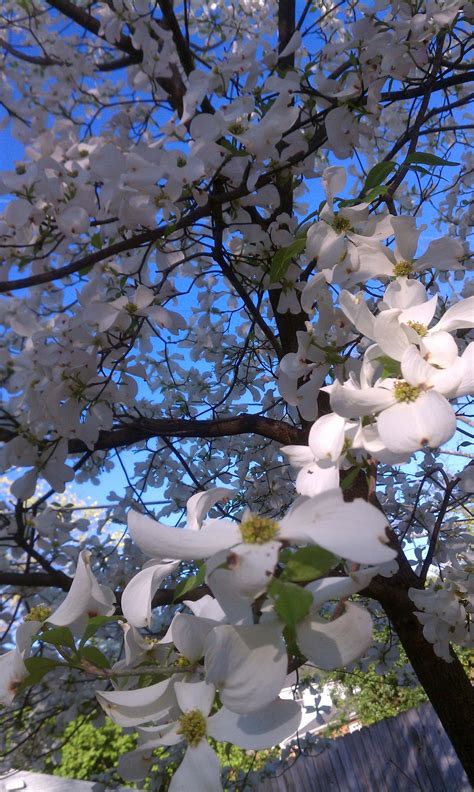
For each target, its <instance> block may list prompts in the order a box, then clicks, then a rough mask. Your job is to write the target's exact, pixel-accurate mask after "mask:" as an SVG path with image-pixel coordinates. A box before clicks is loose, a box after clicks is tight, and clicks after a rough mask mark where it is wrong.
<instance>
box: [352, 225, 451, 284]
mask: <svg viewBox="0 0 474 792" xmlns="http://www.w3.org/2000/svg"><path fill="white" fill-rule="evenodd" d="M390 221H391V224H392V227H393V232H394V234H395V248H394V250H393V251H392V250H390V249H389V248H387V247H383V246H382V245H380V244H377V242H372V240H369V244H363V245H361V246H360V247H359V249H358V254H359V261H360V269H359V271H358V272H357V273H356V275H355V278H354V279H353V281H351V282H362V281H366V280H370V278H380V277H382V278H391V277H407V276H408V275H411V274H413V273H415V272H424V271H425V270H426V269H431V268H435V269H438V270H450V269H458V268H459V267H460V266H461V263H460V259H461V257H462V255H463V252H464V251H463V247H462V245H461V244H460V243H459V242H458V241H457V240H456V239H452V238H449V237H440V238H439V239H435V240H434V241H433V242H430V243H429V245H428V247H427V248H426V250H425V252H424V253H423V255H422V256H420V257H419V258H417V259H415V254H416V249H417V247H418V239H419V236H420V234H421V232H422V231H423V230H424V229H425V228H426V226H420V228H417V227H416V218H415V217H393V216H391V218H390ZM387 236H388V235H387Z"/></svg>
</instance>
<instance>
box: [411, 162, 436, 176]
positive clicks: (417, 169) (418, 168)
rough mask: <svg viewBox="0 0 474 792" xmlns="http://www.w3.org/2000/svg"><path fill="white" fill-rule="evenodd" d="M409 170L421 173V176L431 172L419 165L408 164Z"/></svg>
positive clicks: (429, 174) (428, 174)
mask: <svg viewBox="0 0 474 792" xmlns="http://www.w3.org/2000/svg"><path fill="white" fill-rule="evenodd" d="M410 170H412V171H415V172H416V173H421V175H422V176H431V172H430V171H429V170H426V168H422V167H421V165H410Z"/></svg>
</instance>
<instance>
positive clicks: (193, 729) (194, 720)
mask: <svg viewBox="0 0 474 792" xmlns="http://www.w3.org/2000/svg"><path fill="white" fill-rule="evenodd" d="M177 733H178V734H182V735H183V737H184V739H185V740H186V742H187V743H188V745H190V746H191V747H192V748H196V746H198V745H199V743H200V742H201V740H202V739H203V737H205V736H206V718H205V717H204V715H203V714H202V712H201V710H198V709H195V710H190V711H189V712H185V713H184V715H181V717H180V719H179V729H177Z"/></svg>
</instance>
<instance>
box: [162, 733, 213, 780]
mask: <svg viewBox="0 0 474 792" xmlns="http://www.w3.org/2000/svg"><path fill="white" fill-rule="evenodd" d="M191 789H192V790H193V792H222V789H223V787H222V784H221V766H220V764H219V759H218V758H217V756H216V753H215V751H214V750H213V749H212V748H211V746H210V745H209V743H208V742H207V740H201V742H200V743H199V744H198V745H196V747H193V746H191V745H190V746H188V748H187V749H186V753H185V754H184V758H183V761H182V762H181V764H180V766H179V767H178V769H177V770H176V772H175V773H174V775H173V778H172V779H171V782H170V785H169V792H190V790H191Z"/></svg>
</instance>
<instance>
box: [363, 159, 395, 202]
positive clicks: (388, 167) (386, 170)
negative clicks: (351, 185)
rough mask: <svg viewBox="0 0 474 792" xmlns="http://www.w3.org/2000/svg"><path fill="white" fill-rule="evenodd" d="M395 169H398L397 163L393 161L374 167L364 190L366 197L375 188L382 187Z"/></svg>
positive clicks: (369, 173) (379, 163) (380, 163)
mask: <svg viewBox="0 0 474 792" xmlns="http://www.w3.org/2000/svg"><path fill="white" fill-rule="evenodd" d="M394 168H396V162H394V161H393V160H387V162H378V163H377V165H374V167H373V168H371V169H370V170H369V172H368V174H367V178H366V180H365V183H364V186H363V188H362V191H363V193H364V195H365V194H366V193H368V192H370V190H373V189H374V187H380V186H381V185H382V182H384V181H385V179H386V178H387V176H388V175H389V174H390V173H391V172H392V171H393V170H394Z"/></svg>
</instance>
